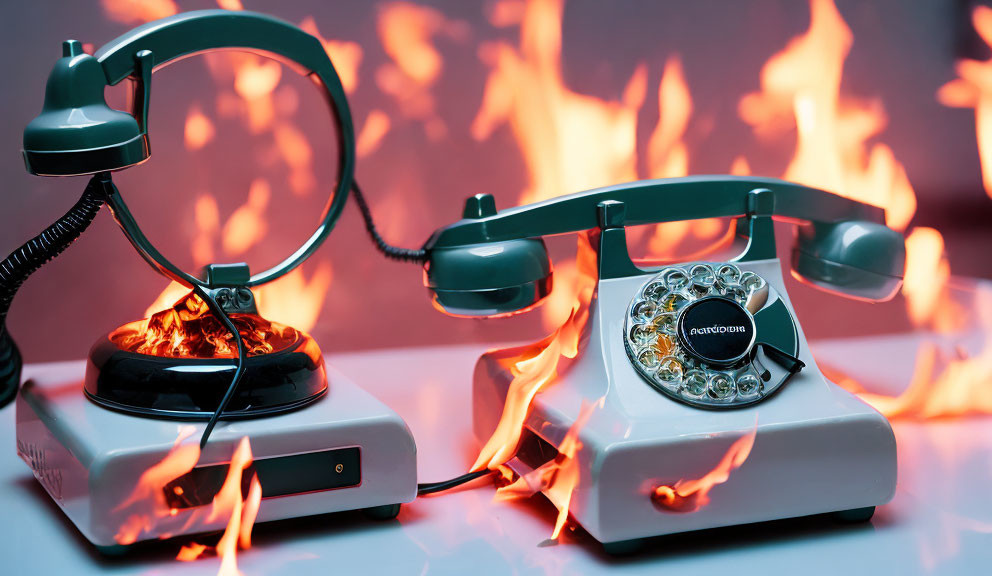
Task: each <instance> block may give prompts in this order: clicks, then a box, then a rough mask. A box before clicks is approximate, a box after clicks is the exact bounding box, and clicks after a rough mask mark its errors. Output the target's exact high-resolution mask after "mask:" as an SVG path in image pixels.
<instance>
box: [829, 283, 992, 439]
mask: <svg viewBox="0 0 992 576" xmlns="http://www.w3.org/2000/svg"><path fill="white" fill-rule="evenodd" d="M974 310H975V316H976V320H975V322H976V324H977V325H978V326H979V327H980V328H981V329H982V335H983V337H984V338H985V341H984V344H983V345H982V348H981V349H980V350H979V351H978V353H977V354H974V355H971V354H969V353H968V352H967V351H966V350H965V349H964V348H963V347H956V348H955V350H954V351H953V353H952V354H948V353H947V352H945V351H943V350H941V348H940V347H938V345H937V344H935V343H934V342H923V343H921V344H920V346H919V349H918V351H917V354H916V366H915V367H914V371H913V379H912V381H911V382H910V385H909V387H908V388H906V390H905V391H904V392H902V393H901V394H899V395H896V396H891V395H887V394H878V393H871V392H866V391H865V390H864V387H863V386H861V385H860V384H859V383H858V382H856V381H855V380H854V379H852V378H851V377H850V376H848V375H847V374H844V373H843V372H841V371H839V370H836V369H827V370H825V371H826V372H828V373H830V377H831V379H832V380H833V381H835V382H836V383H837V384H838V385H840V386H842V387H844V388H846V389H848V390H850V391H851V392H854V393H856V394H858V395H859V396H860V397H861V399H862V400H864V401H865V402H868V403H869V404H871V405H872V406H873V407H874V408H875V409H876V410H878V411H879V412H881V413H882V414H884V415H885V416H886V417H888V418H905V419H931V418H949V417H960V416H969V415H980V414H992V386H989V385H988V384H989V382H992V337H989V334H992V292H990V290H989V289H988V288H983V287H980V288H979V289H978V290H976V291H975V293H974Z"/></svg>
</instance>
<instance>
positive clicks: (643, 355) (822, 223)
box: [425, 176, 905, 408]
mask: <svg viewBox="0 0 992 576" xmlns="http://www.w3.org/2000/svg"><path fill="white" fill-rule="evenodd" d="M463 216H464V218H463V219H462V220H461V221H459V222H457V223H455V224H452V225H451V226H448V227H446V228H442V229H440V230H438V231H437V232H435V234H434V235H433V236H432V237H431V239H430V241H429V242H428V243H427V245H426V247H425V249H426V251H427V253H428V254H429V259H428V261H427V264H426V266H425V282H426V284H427V287H428V289H429V290H430V292H431V294H432V297H433V301H434V303H435V305H436V307H437V308H439V309H441V310H442V311H444V312H447V313H450V314H455V315H464V316H500V315H504V314H511V313H515V312H518V311H520V310H524V309H527V308H528V307H531V306H533V305H535V304H536V303H538V302H539V301H540V300H541V299H542V298H544V297H545V296H547V294H548V293H550V290H551V279H552V267H551V263H550V261H549V258H548V253H547V250H546V247H545V244H544V241H543V240H541V238H540V236H542V235H553V234H563V233H567V232H579V231H586V230H598V232H599V233H598V236H599V245H598V259H599V280H600V281H601V282H602V281H606V280H614V279H619V278H627V277H641V276H646V275H647V276H650V279H645V281H644V283H643V287H642V289H641V290H640V291H638V293H637V294H636V295H635V296H634V297H633V300H632V302H631V303H630V306H629V307H628V311H627V314H626V316H625V318H624V334H623V340H624V343H625V347H626V350H627V353H628V355H629V356H630V358H631V361H632V362H633V364H634V366H635V367H636V369H637V371H638V372H639V373H640V374H641V375H642V376H643V377H644V378H645V379H646V380H647V381H648V382H649V383H650V384H652V385H653V386H655V387H656V388H658V390H660V391H661V392H663V393H665V394H667V395H669V396H671V397H672V398H675V399H677V400H680V401H683V402H685V403H688V404H691V405H694V406H698V407H706V408H725V407H734V406H746V405H749V404H753V403H755V402H758V401H759V400H761V399H763V398H765V397H767V396H769V395H771V394H772V393H774V392H775V391H776V390H777V389H778V388H779V386H781V385H782V384H783V383H784V382H785V380H786V379H787V378H788V376H789V375H791V374H793V373H795V372H796V371H798V370H799V369H801V368H802V366H803V363H802V362H801V361H799V360H798V359H797V358H796V357H795V356H796V354H797V353H798V346H799V341H798V338H797V333H796V328H795V325H794V322H795V321H794V320H793V319H792V316H791V314H790V313H789V311H788V309H787V308H786V306H784V305H783V303H782V300H781V298H779V297H778V295H777V294H775V289H774V288H772V289H770V288H769V284H768V282H766V281H765V279H763V278H762V277H760V276H759V275H757V274H755V273H753V272H746V271H745V272H742V271H741V269H740V268H739V267H738V264H740V263H742V262H750V261H758V260H767V259H774V258H776V253H775V238H774V230H773V228H772V219H773V218H780V219H788V220H790V221H801V222H802V223H801V224H799V226H798V233H797V237H796V244H795V247H794V248H793V251H792V271H793V273H794V274H795V275H796V276H797V277H798V278H800V279H801V280H804V281H806V282H807V283H809V284H812V285H813V286H816V287H818V288H821V289H824V290H827V291H830V292H834V293H838V294H842V295H846V296H848V297H852V298H858V299H863V300H872V301H880V300H887V299H889V298H891V297H892V296H893V295H895V293H896V292H897V291H898V289H899V287H900V285H901V283H902V270H903V266H904V259H905V248H904V244H903V239H902V236H901V235H900V234H899V233H897V232H895V231H893V230H891V229H889V228H886V227H885V225H884V212H883V211H882V210H881V209H879V208H875V207H872V206H868V205H865V204H861V203H858V202H855V201H852V200H848V199H846V198H842V197H840V196H836V195H833V194H829V193H827V192H823V191H820V190H816V189H813V188H808V187H805V186H801V185H798V184H792V183H789V182H784V181H780V180H772V179H764V178H751V177H733V176H694V177H689V178H676V179H668V180H654V181H643V182H634V183H631V184H623V185H618V186H611V187H608V188H601V189H597V190H591V191H588V192H582V193H579V194H573V195H570V196H563V197H560V198H555V199H552V200H548V201H545V202H540V203H537V204H532V205H529V206H521V207H517V208H510V209H508V210H504V211H502V212H498V213H497V212H496V208H495V203H494V201H493V198H492V197H491V196H487V195H479V196H475V197H472V198H469V199H468V201H467V203H466V206H465V211H464V214H463ZM712 217H737V218H740V220H739V221H738V235H739V236H741V237H743V238H746V239H747V242H748V243H747V246H746V248H745V250H744V252H743V253H742V254H741V255H740V256H739V257H738V258H736V259H734V260H733V261H729V262H723V263H708V262H695V263H686V264H680V265H672V266H666V267H663V268H661V269H658V270H651V271H646V270H642V269H639V268H638V267H637V266H635V265H634V264H633V262H632V261H631V258H630V256H629V254H628V251H627V243H626V236H625V231H624V227H625V226H634V225H639V224H649V223H658V222H671V221H676V220H691V219H697V218H712ZM619 337H620V335H618V338H619Z"/></svg>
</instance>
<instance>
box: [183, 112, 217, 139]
mask: <svg viewBox="0 0 992 576" xmlns="http://www.w3.org/2000/svg"><path fill="white" fill-rule="evenodd" d="M213 138H214V125H213V122H211V121H210V118H207V117H206V116H205V115H204V114H203V110H201V109H200V107H199V106H197V105H195V104H194V105H193V106H192V107H190V109H189V112H188V113H187V114H186V128H185V130H184V139H185V142H186V149H187V150H199V149H200V148H203V147H204V146H206V145H207V143H208V142H210V141H211V140H213Z"/></svg>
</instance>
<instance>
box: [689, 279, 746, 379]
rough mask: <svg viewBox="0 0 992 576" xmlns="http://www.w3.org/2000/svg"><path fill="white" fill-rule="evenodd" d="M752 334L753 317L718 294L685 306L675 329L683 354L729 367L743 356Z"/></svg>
mask: <svg viewBox="0 0 992 576" xmlns="http://www.w3.org/2000/svg"><path fill="white" fill-rule="evenodd" d="M754 336H755V328H754V318H752V317H751V315H750V314H748V312H747V310H745V309H744V307H743V306H741V305H740V304H739V303H737V302H735V301H733V300H730V299H729V298H722V297H719V296H711V297H708V298H700V299H699V300H696V301H695V302H692V303H691V304H689V305H688V306H686V307H685V308H684V309H683V310H682V313H681V314H680V315H679V320H678V327H677V329H676V337H677V338H678V342H679V344H680V345H681V346H682V348H683V350H685V351H686V353H688V354H689V355H691V356H693V357H694V358H696V359H697V360H699V361H700V362H704V363H706V364H711V365H714V366H729V365H731V364H734V363H736V362H738V361H739V360H741V359H742V358H744V357H745V356H747V354H748V352H750V351H751V347H752V346H753V345H754Z"/></svg>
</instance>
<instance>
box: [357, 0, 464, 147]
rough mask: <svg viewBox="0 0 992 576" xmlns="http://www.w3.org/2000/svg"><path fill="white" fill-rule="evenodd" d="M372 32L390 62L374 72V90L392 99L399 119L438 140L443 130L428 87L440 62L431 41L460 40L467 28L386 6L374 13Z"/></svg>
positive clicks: (419, 9) (427, 12)
mask: <svg viewBox="0 0 992 576" xmlns="http://www.w3.org/2000/svg"><path fill="white" fill-rule="evenodd" d="M376 27H377V31H378V34H379V39H380V41H381V42H382V47H383V50H384V51H385V52H386V54H387V55H388V56H389V57H390V59H391V60H392V62H391V63H388V64H384V65H382V66H380V67H379V68H378V70H376V84H377V86H378V87H379V89H380V90H381V91H382V92H383V93H385V94H389V95H390V96H392V97H393V98H395V99H396V101H397V103H398V104H399V106H400V111H401V112H402V113H403V115H405V116H406V117H408V118H412V119H414V120H419V121H422V122H423V123H424V128H425V129H426V131H427V136H428V137H429V138H431V139H433V140H437V139H439V138H441V137H443V136H444V135H445V134H446V133H447V127H446V126H445V123H444V121H443V120H442V119H441V117H440V116H438V115H437V113H436V111H435V102H434V96H433V94H431V87H432V86H433V85H434V83H435V82H436V81H437V79H438V78H439V77H440V75H441V72H442V70H443V68H444V59H443V58H442V57H441V54H440V52H438V51H437V48H435V46H434V39H435V38H436V37H438V36H446V37H448V38H451V39H454V40H463V39H464V38H465V37H467V35H468V26H467V25H466V24H465V23H464V22H461V21H457V20H449V19H448V18H446V17H445V16H444V15H443V14H442V13H441V12H439V11H438V10H436V9H434V8H430V7H428V6H421V5H419V4H413V3H410V2H389V3H386V4H382V5H380V6H379V7H378V19H377V25H376Z"/></svg>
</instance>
